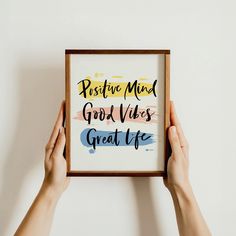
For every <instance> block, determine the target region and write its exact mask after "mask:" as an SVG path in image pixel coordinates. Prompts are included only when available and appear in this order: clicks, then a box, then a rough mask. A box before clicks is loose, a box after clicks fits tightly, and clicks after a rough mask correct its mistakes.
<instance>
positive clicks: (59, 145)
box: [52, 127, 66, 158]
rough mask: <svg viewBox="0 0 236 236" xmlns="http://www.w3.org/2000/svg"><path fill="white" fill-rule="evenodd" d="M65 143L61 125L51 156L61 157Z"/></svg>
mask: <svg viewBox="0 0 236 236" xmlns="http://www.w3.org/2000/svg"><path fill="white" fill-rule="evenodd" d="M65 144H66V136H65V130H64V128H63V127H61V129H60V132H59V135H58V138H57V141H56V144H55V147H54V149H53V152H52V156H53V157H56V158H60V157H63V152H64V148H65Z"/></svg>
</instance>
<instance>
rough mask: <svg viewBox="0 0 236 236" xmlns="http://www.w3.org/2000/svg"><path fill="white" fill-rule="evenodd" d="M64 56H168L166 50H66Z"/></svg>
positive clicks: (168, 51)
mask: <svg viewBox="0 0 236 236" xmlns="http://www.w3.org/2000/svg"><path fill="white" fill-rule="evenodd" d="M65 54H170V50H168V49H158V50H156V49H66V50H65Z"/></svg>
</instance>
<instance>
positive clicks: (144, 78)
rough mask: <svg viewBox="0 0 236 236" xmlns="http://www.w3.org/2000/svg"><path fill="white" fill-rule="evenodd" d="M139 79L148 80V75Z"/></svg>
mask: <svg viewBox="0 0 236 236" xmlns="http://www.w3.org/2000/svg"><path fill="white" fill-rule="evenodd" d="M139 80H148V78H146V77H140V78H139Z"/></svg>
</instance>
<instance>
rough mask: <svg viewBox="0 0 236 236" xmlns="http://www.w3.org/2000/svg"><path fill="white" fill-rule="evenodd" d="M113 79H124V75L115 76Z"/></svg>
mask: <svg viewBox="0 0 236 236" xmlns="http://www.w3.org/2000/svg"><path fill="white" fill-rule="evenodd" d="M112 78H113V79H122V78H123V76H122V75H113V76H112Z"/></svg>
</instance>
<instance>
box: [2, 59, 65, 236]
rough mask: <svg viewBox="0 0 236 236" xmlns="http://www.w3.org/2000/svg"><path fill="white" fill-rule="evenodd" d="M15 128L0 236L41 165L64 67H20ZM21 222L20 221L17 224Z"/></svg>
mask: <svg viewBox="0 0 236 236" xmlns="http://www.w3.org/2000/svg"><path fill="white" fill-rule="evenodd" d="M16 83H18V85H17V87H18V91H17V92H18V99H19V100H18V101H15V102H16V103H17V104H19V105H18V114H17V115H16V119H17V121H16V125H17V126H16V127H17V128H16V129H15V134H14V138H13V140H12V144H11V146H10V150H9V154H8V156H7V158H6V162H5V163H6V164H5V166H4V173H3V178H4V181H3V185H2V189H1V190H0V209H1V210H0V219H1V227H0V235H2V236H4V235H6V233H7V230H8V227H9V224H10V222H11V219H12V217H13V214H14V210H15V208H16V206H17V204H18V199H19V194H20V191H21V188H22V185H23V184H24V181H25V179H26V177H27V175H28V173H29V172H30V170H31V169H33V168H34V167H36V166H37V165H38V164H40V165H43V158H44V157H42V153H43V150H42V149H43V148H44V147H45V145H46V142H47V138H49V135H50V134H49V132H50V130H51V129H52V126H53V122H54V120H55V118H56V115H57V110H58V109H59V106H60V102H61V100H62V99H63V98H64V68H63V67H62V68H45V67H43V68H39V67H32V66H31V65H30V63H28V64H27V65H26V66H21V67H19V71H18V78H16ZM20 220H21V219H19V221H20Z"/></svg>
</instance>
